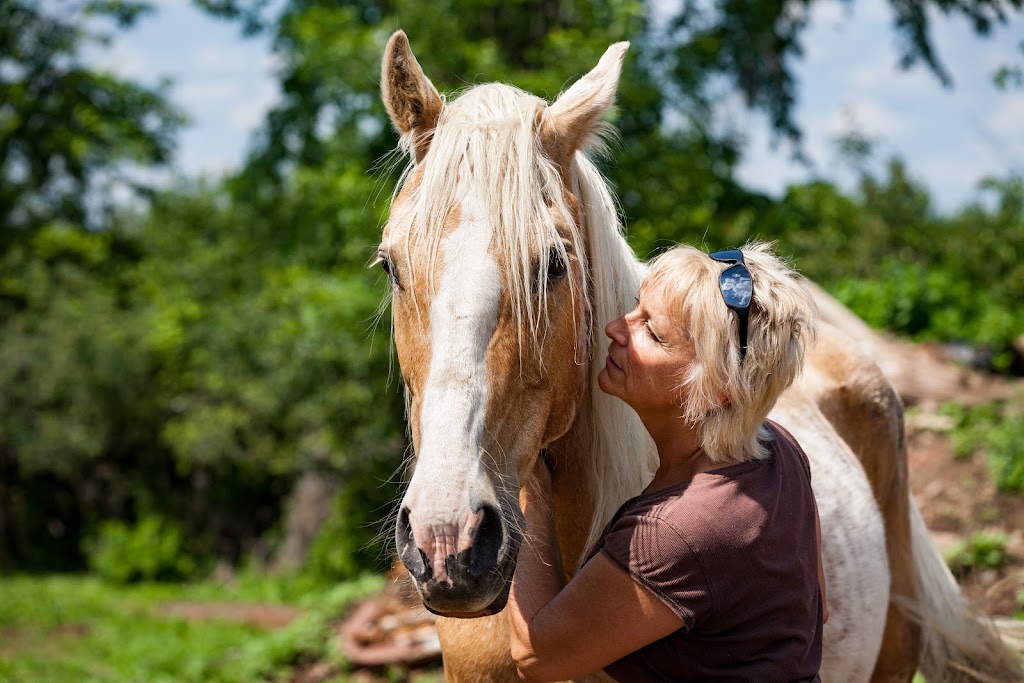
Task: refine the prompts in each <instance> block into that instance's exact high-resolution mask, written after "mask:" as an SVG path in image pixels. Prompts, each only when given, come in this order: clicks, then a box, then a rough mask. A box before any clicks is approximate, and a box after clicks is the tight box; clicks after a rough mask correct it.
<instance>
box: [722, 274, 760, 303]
mask: <svg viewBox="0 0 1024 683" xmlns="http://www.w3.org/2000/svg"><path fill="white" fill-rule="evenodd" d="M719 284H720V285H721V288H722V298H724V299H725V303H727V304H728V305H729V306H735V307H736V308H747V307H748V306H750V299H751V297H752V296H753V295H754V281H753V279H751V277H750V271H748V270H747V269H746V268H744V267H743V266H733V267H732V268H729V269H727V270H726V271H725V272H724V273H722V276H721V278H720V279H719Z"/></svg>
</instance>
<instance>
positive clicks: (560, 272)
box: [548, 247, 566, 281]
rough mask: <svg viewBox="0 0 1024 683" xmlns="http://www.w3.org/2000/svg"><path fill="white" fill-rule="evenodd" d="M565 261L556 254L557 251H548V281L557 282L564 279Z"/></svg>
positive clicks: (552, 249)
mask: <svg viewBox="0 0 1024 683" xmlns="http://www.w3.org/2000/svg"><path fill="white" fill-rule="evenodd" d="M565 273H566V267H565V260H564V259H562V255H561V254H559V253H558V249H555V248H554V247H551V249H550V250H549V251H548V280H549V281H550V280H558V279H560V278H563V277H565Z"/></svg>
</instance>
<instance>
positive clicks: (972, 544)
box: [946, 532, 1009, 576]
mask: <svg viewBox="0 0 1024 683" xmlns="http://www.w3.org/2000/svg"><path fill="white" fill-rule="evenodd" d="M1007 560H1009V556H1008V555H1007V554H1006V536H1005V535H1003V534H998V533H995V534H992V533H985V532H978V533H975V534H971V537H970V538H969V539H968V540H967V541H966V542H965V543H959V544H957V545H956V546H954V547H953V548H952V549H951V550H950V551H949V552H947V553H946V564H947V565H949V569H950V571H952V572H953V573H954V574H958V575H960V576H963V575H964V574H967V573H969V572H970V571H972V570H974V569H980V568H988V569H998V568H999V567H1002V566H1003V565H1004V564H1006V562H1007Z"/></svg>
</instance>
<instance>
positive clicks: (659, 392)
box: [597, 287, 694, 415]
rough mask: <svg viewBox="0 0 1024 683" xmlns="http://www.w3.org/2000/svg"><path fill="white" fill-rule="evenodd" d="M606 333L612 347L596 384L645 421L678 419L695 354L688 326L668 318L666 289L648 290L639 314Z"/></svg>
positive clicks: (621, 320) (613, 324) (615, 323)
mask: <svg viewBox="0 0 1024 683" xmlns="http://www.w3.org/2000/svg"><path fill="white" fill-rule="evenodd" d="M604 331H605V334H607V335H608V338H609V339H611V343H610V344H609V345H608V358H607V360H606V361H605V366H604V369H602V370H601V373H600V374H599V375H598V378H597V379H598V384H599V386H600V387H601V390H602V391H604V392H605V393H606V394H610V395H612V396H617V397H618V398H621V399H622V400H623V401H625V402H626V403H628V404H629V405H630V406H631V407H632V408H633V409H634V410H636V411H637V413H640V414H641V415H644V414H645V413H651V412H663V411H667V412H671V413H673V414H678V412H679V410H680V408H681V405H682V396H681V394H680V392H679V381H680V379H681V378H682V377H683V375H684V373H685V372H686V371H687V370H688V369H689V367H690V365H691V364H692V363H693V362H694V348H693V340H692V339H691V338H690V336H689V334H687V333H686V330H685V329H684V326H683V325H681V324H679V323H677V322H676V321H675V320H673V319H672V317H671V315H670V314H669V310H668V307H667V305H666V302H665V293H664V289H663V288H662V287H653V288H646V289H643V290H642V292H641V295H640V298H639V299H638V300H637V306H636V308H635V309H633V310H632V311H630V312H629V313H627V314H626V315H624V316H622V317H621V318H618V319H616V320H613V321H611V322H610V323H608V326H607V327H605V330H604Z"/></svg>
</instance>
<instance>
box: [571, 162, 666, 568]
mask: <svg viewBox="0 0 1024 683" xmlns="http://www.w3.org/2000/svg"><path fill="white" fill-rule="evenodd" d="M572 190H573V194H575V195H576V197H577V198H578V199H579V201H580V204H581V206H582V208H583V215H584V218H583V220H584V222H585V225H586V229H587V238H588V242H589V252H590V257H589V262H590V293H591V298H590V303H591V306H592V309H591V312H592V315H591V320H592V323H591V330H590V332H589V334H590V338H591V351H590V359H589V368H588V378H587V389H586V397H585V400H584V402H583V405H582V406H581V407H580V412H579V414H578V415H577V417H576V424H575V425H574V427H573V431H572V438H573V439H574V441H575V442H576V443H575V446H576V448H577V449H578V452H579V453H581V454H583V456H584V457H586V456H587V455H588V454H589V456H590V458H591V463H592V466H593V467H592V469H591V470H590V472H591V474H592V476H593V478H594V480H593V484H594V485H593V491H594V514H593V517H592V518H591V523H590V531H589V534H588V536H587V542H586V543H585V544H584V548H585V549H586V548H590V547H592V546H593V544H594V543H596V542H597V539H598V538H599V537H600V535H601V532H602V531H603V530H604V527H605V525H606V524H607V523H608V520H609V519H610V518H611V516H612V515H613V514H614V513H615V511H616V510H617V509H618V507H619V506H620V505H621V504H622V503H623V501H625V500H626V499H627V498H630V497H632V496H635V495H637V494H639V493H640V492H641V491H642V490H643V489H644V487H645V486H647V484H648V483H650V481H651V478H652V477H653V476H654V472H655V470H656V469H657V466H658V455H657V449H656V447H655V445H654V440H653V439H651V436H650V434H648V432H647V429H646V428H645V427H644V425H643V423H642V422H641V421H640V418H639V417H638V416H637V414H636V413H635V412H634V411H633V409H632V408H630V407H629V406H628V405H626V403H625V402H624V401H621V400H619V399H617V398H614V397H612V396H608V395H607V394H605V393H604V392H603V391H601V389H600V387H599V386H598V384H597V376H598V374H600V372H601V369H602V367H603V364H602V363H601V361H602V360H603V359H604V353H603V348H604V347H603V345H602V344H601V342H602V341H603V340H604V338H605V337H604V327H605V325H607V324H608V322H610V321H611V320H614V319H615V318H617V317H619V316H621V315H622V314H624V313H625V312H627V311H629V310H631V309H632V308H633V307H634V305H635V304H636V300H635V297H636V294H637V292H638V291H639V290H640V283H641V281H642V280H643V278H644V275H645V272H646V266H645V265H644V264H643V263H641V262H640V261H638V260H637V259H636V257H635V256H634V255H633V251H632V249H630V247H629V245H628V244H627V243H626V240H625V238H624V236H623V229H622V224H621V222H620V221H619V217H618V210H617V207H616V205H615V200H614V199H613V198H612V194H611V192H610V191H609V189H608V184H607V182H606V181H605V179H604V178H603V177H602V176H601V173H600V172H599V171H598V170H597V168H596V167H595V166H594V164H593V162H591V161H590V159H589V158H587V156H586V154H585V153H584V152H577V153H576V156H575V158H574V159H573V163H572ZM584 557H586V553H585V552H584V554H583V556H581V557H580V558H578V560H577V566H579V565H581V564H582V562H583V559H584Z"/></svg>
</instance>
